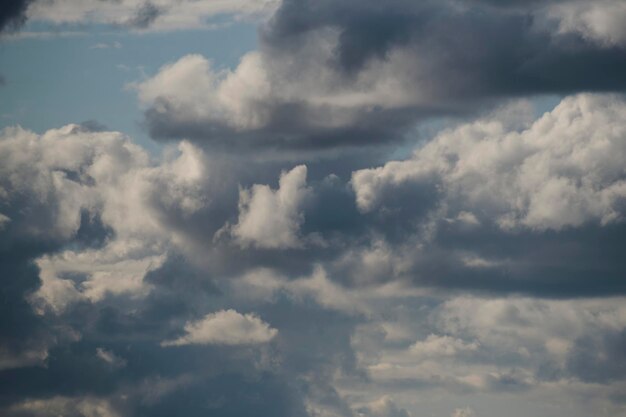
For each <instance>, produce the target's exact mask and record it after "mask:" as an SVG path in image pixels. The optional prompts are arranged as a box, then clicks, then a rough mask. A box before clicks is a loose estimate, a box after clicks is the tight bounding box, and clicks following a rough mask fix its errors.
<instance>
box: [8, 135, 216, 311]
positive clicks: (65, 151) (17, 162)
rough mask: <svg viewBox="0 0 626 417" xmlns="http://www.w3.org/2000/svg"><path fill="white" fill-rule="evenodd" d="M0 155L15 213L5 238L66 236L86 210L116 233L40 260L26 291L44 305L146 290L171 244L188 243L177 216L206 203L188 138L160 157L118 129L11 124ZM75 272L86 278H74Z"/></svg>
mask: <svg viewBox="0 0 626 417" xmlns="http://www.w3.org/2000/svg"><path fill="white" fill-rule="evenodd" d="M0 162H1V163H0V202H1V203H2V206H3V211H4V212H5V213H7V215H5V217H7V218H9V217H10V218H11V221H5V222H3V226H4V229H5V232H6V233H5V234H4V235H3V236H2V238H3V239H22V240H23V239H31V240H44V241H53V242H57V243H58V244H63V243H64V242H69V241H71V240H72V239H73V238H74V237H75V236H76V233H77V232H78V231H79V228H80V226H81V222H84V221H85V219H86V218H88V219H90V221H95V220H96V219H97V220H98V221H100V222H101V223H102V227H103V228H108V229H110V231H111V232H112V234H111V236H109V237H106V238H105V236H100V237H99V238H100V239H104V240H103V242H104V244H103V246H102V247H99V248H97V249H93V248H92V249H89V248H81V247H80V245H78V246H77V247H72V248H70V249H67V250H64V251H61V252H59V253H56V254H54V255H48V256H42V257H41V258H39V259H37V260H36V263H37V265H38V267H39V269H40V278H41V280H42V285H41V287H40V288H39V289H38V290H37V291H36V292H34V293H33V294H31V296H30V298H29V299H30V301H31V302H32V303H33V305H35V306H36V308H37V310H38V311H39V312H40V313H43V312H44V311H46V310H50V311H53V312H55V313H60V312H62V311H63V310H64V309H65V307H66V306H67V305H68V304H70V303H73V302H76V301H90V302H97V301H99V300H102V299H103V298H104V297H105V296H106V295H109V294H112V295H117V294H129V295H131V296H135V297H138V296H143V295H146V294H147V293H148V291H149V290H150V287H149V286H147V285H145V283H144V282H143V278H144V276H145V274H146V273H147V272H149V271H150V270H153V269H155V268H157V267H159V266H160V265H161V263H162V262H163V261H164V259H165V255H166V253H167V250H168V247H169V246H171V245H179V246H180V245H184V244H185V239H186V238H185V235H184V233H182V232H179V231H178V230H177V228H176V227H175V226H174V224H176V223H177V222H181V221H182V222H184V221H185V219H187V218H188V217H189V216H190V215H192V214H193V213H195V212H196V211H197V210H199V209H200V208H202V207H204V206H205V205H206V196H205V194H204V190H203V187H204V184H205V181H206V180H208V175H207V172H206V163H205V160H204V157H203V154H202V152H201V151H199V150H198V149H197V148H195V147H193V146H192V145H190V144H188V143H185V142H182V143H181V144H179V146H178V152H171V153H170V154H169V155H165V156H164V158H163V160H162V161H159V162H155V161H152V160H151V159H150V157H149V156H148V155H147V153H146V152H145V151H144V150H143V149H141V148H140V147H138V146H136V145H134V144H133V143H131V141H130V140H129V139H128V138H126V137H125V136H123V135H121V134H119V133H116V132H89V131H86V130H84V129H82V128H81V127H80V126H77V125H68V126H65V127H63V128H61V129H53V130H49V131H48V132H46V133H44V134H43V135H36V134H34V133H32V132H29V131H26V130H23V129H21V128H9V129H6V130H4V131H3V133H2V136H0ZM97 233H105V231H104V230H103V231H100V232H97ZM71 274H74V275H76V274H80V275H81V276H83V277H84V279H83V280H82V282H80V283H75V282H74V281H73V280H72V279H69V278H67V275H71Z"/></svg>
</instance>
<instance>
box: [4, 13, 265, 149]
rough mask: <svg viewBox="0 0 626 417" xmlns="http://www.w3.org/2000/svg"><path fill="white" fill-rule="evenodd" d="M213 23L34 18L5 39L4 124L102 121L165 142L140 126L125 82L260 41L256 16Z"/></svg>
mask: <svg viewBox="0 0 626 417" xmlns="http://www.w3.org/2000/svg"><path fill="white" fill-rule="evenodd" d="M211 23H212V25H211V27H212V29H207V30H189V31H185V30H179V31H173V32H133V31H128V30H125V29H124V30H121V29H120V28H111V27H110V26H105V25H90V26H88V27H86V26H79V25H62V26H50V25H46V24H42V23H37V22H35V23H29V24H28V25H27V26H26V27H25V28H24V29H23V30H22V31H21V32H20V34H19V35H15V36H13V37H11V36H9V37H7V38H5V39H3V40H2V41H0V74H1V75H2V76H3V78H4V80H5V83H4V85H3V86H0V128H4V127H7V126H14V125H21V126H23V127H24V128H28V129H31V130H34V131H36V132H43V131H45V130H48V129H50V128H55V127H59V126H63V125H66V124H68V123H81V122H84V121H96V122H98V123H100V124H102V125H104V126H106V127H107V128H108V129H111V130H116V131H120V132H123V133H126V134H128V135H129V136H131V137H133V138H134V139H135V140H136V141H137V142H139V143H140V144H142V145H143V146H146V147H148V148H149V149H151V150H155V149H158V148H159V145H158V144H155V143H154V142H153V141H151V140H150V139H149V137H148V135H147V133H146V132H145V130H144V129H143V127H142V126H141V120H142V110H141V109H140V107H139V105H138V102H137V99H136V95H135V93H134V92H133V91H130V90H129V89H128V88H126V86H127V85H128V84H129V83H131V82H135V81H139V80H141V79H143V77H145V76H150V75H153V74H155V73H156V72H157V71H158V69H159V68H160V67H161V66H162V65H164V64H166V63H168V62H173V61H176V60H177V59H179V58H180V57H182V56H184V55H187V54H192V53H198V54H202V55H204V56H205V57H207V58H209V59H210V60H211V61H212V62H213V63H214V65H215V66H216V67H217V68H233V67H235V66H236V65H237V63H238V61H239V59H240V58H241V56H242V55H243V54H245V53H246V52H248V51H250V50H253V49H255V48H256V46H257V32H256V30H257V29H256V27H257V26H256V24H255V23H254V22H246V21H232V19H231V20H230V21H227V20H226V19H225V18H216V19H214V21H212V22H211Z"/></svg>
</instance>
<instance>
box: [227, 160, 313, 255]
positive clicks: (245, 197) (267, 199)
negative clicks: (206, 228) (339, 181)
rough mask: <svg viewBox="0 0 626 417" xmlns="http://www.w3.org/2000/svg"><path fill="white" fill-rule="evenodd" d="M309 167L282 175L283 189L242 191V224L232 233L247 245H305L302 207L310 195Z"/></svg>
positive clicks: (240, 206) (240, 194) (256, 187)
mask: <svg viewBox="0 0 626 417" xmlns="http://www.w3.org/2000/svg"><path fill="white" fill-rule="evenodd" d="M306 174H307V168H306V166H304V165H299V166H297V167H295V168H293V169H292V170H291V171H289V172H283V173H282V174H281V176H280V180H279V187H278V189H277V190H275V191H274V190H272V189H271V188H270V187H269V186H267V185H258V184H256V185H254V186H253V187H252V188H251V189H249V190H246V189H244V190H241V191H240V192H239V221H238V222H237V224H236V225H234V226H233V227H232V232H231V233H232V234H233V236H235V238H236V239H237V241H238V242H239V243H240V244H241V245H243V246H246V245H254V246H256V247H259V248H268V249H285V248H297V247H300V246H301V245H302V243H301V241H300V239H299V236H298V235H299V229H300V225H301V224H302V222H303V221H304V217H303V214H302V205H303V203H304V200H305V199H306V197H307V196H308V195H309V193H310V189H309V188H307V187H306Z"/></svg>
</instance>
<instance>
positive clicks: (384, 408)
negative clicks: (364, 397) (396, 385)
mask: <svg viewBox="0 0 626 417" xmlns="http://www.w3.org/2000/svg"><path fill="white" fill-rule="evenodd" d="M357 413H358V415H359V416H364V417H410V415H411V414H409V413H408V411H406V410H405V409H403V408H400V407H398V406H397V405H396V404H395V402H394V401H393V399H392V398H391V397H388V396H384V397H381V398H380V399H379V400H377V401H373V402H371V403H370V404H368V405H367V406H365V407H362V408H360V409H358V410H357Z"/></svg>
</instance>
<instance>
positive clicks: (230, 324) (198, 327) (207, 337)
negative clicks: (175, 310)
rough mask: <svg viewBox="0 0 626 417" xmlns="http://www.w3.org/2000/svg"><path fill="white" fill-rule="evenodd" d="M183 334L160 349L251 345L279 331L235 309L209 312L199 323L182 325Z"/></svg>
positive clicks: (267, 339)
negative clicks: (214, 345)
mask: <svg viewBox="0 0 626 417" xmlns="http://www.w3.org/2000/svg"><path fill="white" fill-rule="evenodd" d="M185 332H186V334H185V335H184V336H182V337H180V338H178V339H176V340H172V341H166V342H163V343H162V344H161V345H162V346H183V345H193V344H196V345H210V344H218V345H254V344H260V343H267V342H269V341H270V340H272V339H273V338H274V337H275V336H276V335H277V334H278V330H276V329H274V328H272V327H270V325H269V324H267V323H265V322H264V321H263V320H261V319H260V318H259V317H257V316H256V315H254V314H240V313H238V312H237V311H235V310H222V311H218V312H217V313H211V314H208V315H207V316H205V317H204V318H203V319H202V320H199V321H195V322H189V323H187V324H186V325H185Z"/></svg>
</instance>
